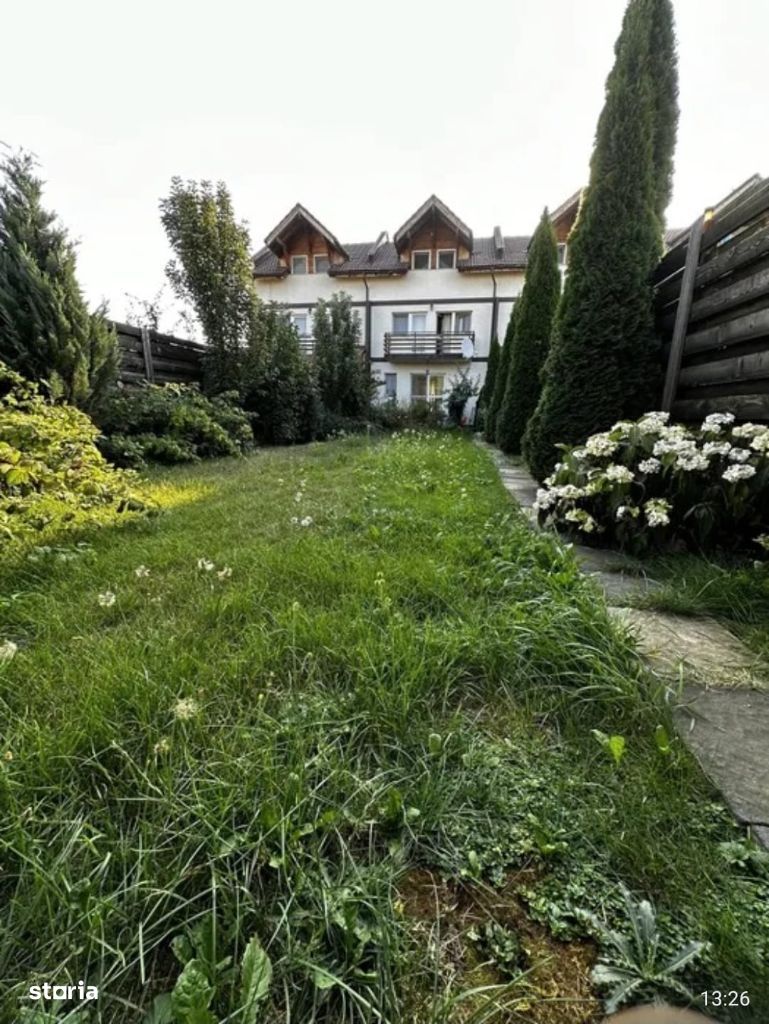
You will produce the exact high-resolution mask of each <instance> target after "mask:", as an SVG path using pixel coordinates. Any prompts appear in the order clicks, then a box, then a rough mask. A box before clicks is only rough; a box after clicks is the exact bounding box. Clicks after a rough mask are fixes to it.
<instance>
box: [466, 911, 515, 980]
mask: <svg viewBox="0 0 769 1024" xmlns="http://www.w3.org/2000/svg"><path fill="white" fill-rule="evenodd" d="M467 937H468V939H470V941H471V942H473V943H475V944H476V946H477V947H478V949H479V951H480V953H481V955H482V956H483V957H484V958H487V959H488V960H490V961H491V962H492V963H493V964H494V966H495V967H496V968H497V970H499V971H500V972H501V973H502V974H505V975H508V976H509V977H516V976H517V975H518V974H520V972H521V970H523V969H524V968H525V966H526V954H525V952H524V950H523V947H522V946H521V940H520V937H519V936H518V935H517V934H516V932H514V931H513V930H512V929H510V928H506V927H505V926H504V925H501V924H499V923H498V922H497V921H485V922H484V923H483V924H482V925H481V926H480V927H474V928H471V929H470V931H469V932H468V933H467Z"/></svg>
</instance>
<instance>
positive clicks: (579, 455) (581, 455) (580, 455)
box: [571, 448, 587, 462]
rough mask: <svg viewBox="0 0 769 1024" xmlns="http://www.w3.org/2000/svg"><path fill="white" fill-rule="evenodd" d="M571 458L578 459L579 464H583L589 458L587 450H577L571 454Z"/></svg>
mask: <svg viewBox="0 0 769 1024" xmlns="http://www.w3.org/2000/svg"><path fill="white" fill-rule="evenodd" d="M571 457H572V458H573V459H576V460H577V462H582V461H584V460H585V459H586V458H587V449H586V448H575V449H574V451H573V452H572V453H571Z"/></svg>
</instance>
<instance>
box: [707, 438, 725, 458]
mask: <svg viewBox="0 0 769 1024" xmlns="http://www.w3.org/2000/svg"><path fill="white" fill-rule="evenodd" d="M731 450H732V446H731V445H730V444H729V442H728V441H706V442H705V444H704V445H703V446H702V452H703V455H707V457H708V458H712V456H713V455H728V454H729V452H730V451H731Z"/></svg>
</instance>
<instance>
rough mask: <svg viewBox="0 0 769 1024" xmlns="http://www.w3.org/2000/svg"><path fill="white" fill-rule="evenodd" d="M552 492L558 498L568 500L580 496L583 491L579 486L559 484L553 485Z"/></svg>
mask: <svg viewBox="0 0 769 1024" xmlns="http://www.w3.org/2000/svg"><path fill="white" fill-rule="evenodd" d="M553 493H554V494H555V495H556V497H558V498H566V499H567V500H568V501H574V499H575V498H581V497H582V495H583V494H584V491H583V490H582V488H581V487H576V486H575V485H574V484H561V486H560V487H554V488H553Z"/></svg>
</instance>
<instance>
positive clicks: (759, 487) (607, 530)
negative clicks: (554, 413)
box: [535, 412, 769, 554]
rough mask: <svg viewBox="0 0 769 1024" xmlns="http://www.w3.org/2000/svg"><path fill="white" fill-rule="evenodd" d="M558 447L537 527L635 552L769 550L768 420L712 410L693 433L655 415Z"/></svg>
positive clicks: (538, 506) (539, 494)
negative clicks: (558, 458) (753, 420)
mask: <svg viewBox="0 0 769 1024" xmlns="http://www.w3.org/2000/svg"><path fill="white" fill-rule="evenodd" d="M560 447H561V449H562V451H563V455H562V460H561V461H560V462H559V463H558V464H557V465H556V467H555V471H554V472H553V474H552V476H550V477H548V478H547V479H546V480H545V482H544V487H543V488H541V489H540V490H539V491H538V492H537V499H536V502H535V508H536V509H537V511H538V514H539V521H540V523H541V524H552V525H555V526H558V527H559V528H561V529H565V530H566V531H567V532H569V533H571V534H573V535H575V536H578V537H579V539H580V540H582V541H587V542H588V543H593V544H604V545H611V546H617V547H620V548H622V549H625V550H629V551H632V552H635V553H638V554H642V553H644V552H646V551H648V550H650V549H664V548H684V547H686V548H691V549H693V550H703V549H706V548H715V547H730V548H734V547H740V546H747V547H752V550H753V551H754V552H757V551H758V550H759V549H761V548H763V549H764V550H769V427H768V426H762V425H761V424H757V423H742V424H736V423H735V418H734V416H733V415H732V414H731V413H713V414H712V415H710V416H708V417H707V418H706V419H705V421H704V422H703V423H702V425H701V427H700V428H699V429H691V428H687V427H684V426H681V425H678V424H672V425H671V424H669V423H668V414H667V413H662V412H651V413H647V414H646V415H645V416H642V417H641V419H639V420H638V421H636V422H632V421H622V422H620V423H616V424H615V425H614V426H613V427H612V429H611V430H608V431H606V432H604V433H601V434H594V435H593V436H592V437H590V438H588V440H587V441H586V443H585V444H583V445H581V446H579V447H576V448H569V447H566V446H564V445H562V446H560ZM756 545H758V547H756Z"/></svg>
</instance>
